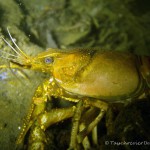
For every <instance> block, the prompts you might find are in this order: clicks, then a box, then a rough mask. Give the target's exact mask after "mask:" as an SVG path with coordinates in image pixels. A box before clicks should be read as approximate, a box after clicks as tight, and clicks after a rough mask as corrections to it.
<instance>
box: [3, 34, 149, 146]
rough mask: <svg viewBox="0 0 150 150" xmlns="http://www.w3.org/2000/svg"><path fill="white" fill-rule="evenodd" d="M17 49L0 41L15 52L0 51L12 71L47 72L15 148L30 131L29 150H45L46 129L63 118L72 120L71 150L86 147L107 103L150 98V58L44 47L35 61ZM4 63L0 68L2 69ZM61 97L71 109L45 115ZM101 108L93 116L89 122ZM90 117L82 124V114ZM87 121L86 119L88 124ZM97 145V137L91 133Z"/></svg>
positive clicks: (124, 53)
mask: <svg viewBox="0 0 150 150" xmlns="http://www.w3.org/2000/svg"><path fill="white" fill-rule="evenodd" d="M8 33H9V36H10V38H11V40H12V42H13V44H14V45H15V47H13V46H11V45H10V44H9V42H7V41H6V40H5V39H4V38H3V40H4V42H5V43H6V44H7V45H8V46H9V47H10V48H11V49H12V51H13V52H14V53H15V54H8V55H7V57H5V56H4V54H5V53H6V52H2V54H3V55H2V56H1V57H3V58H5V59H8V60H9V61H10V67H11V68H19V69H22V68H25V69H32V70H39V71H41V72H46V73H48V74H51V77H50V78H48V79H45V82H44V83H42V84H41V85H39V86H38V87H37V90H36V91H35V94H34V96H33V98H32V104H31V109H30V111H29V113H28V115H27V117H26V121H25V123H24V125H23V129H22V132H21V134H20V135H19V138H18V140H17V144H19V143H23V141H24V137H25V136H26V134H27V132H28V131H29V129H30V134H29V140H28V149H44V147H45V144H46V143H47V139H46V135H45V131H46V129H47V128H48V127H49V126H51V125H52V124H55V123H57V122H60V121H62V120H64V119H67V118H71V117H73V127H72V132H71V140H70V148H71V149H79V148H78V144H79V143H82V144H83V147H84V148H85V149H86V148H87V147H88V146H89V145H88V139H87V135H88V133H89V132H91V131H92V130H94V129H95V128H96V126H97V124H98V123H99V122H100V120H101V119H102V118H103V116H104V114H105V112H106V111H107V109H108V105H109V103H116V102H117V103H126V102H127V101H131V100H134V99H135V98H141V97H144V96H146V94H149V81H150V61H149V57H146V56H137V55H134V54H131V53H129V52H118V51H102V50H101V49H98V48H95V49H87V48H85V49H83V48H82V49H78V48H77V49H69V50H60V49H51V48H50V49H48V50H46V51H45V52H42V53H40V54H38V55H37V56H35V57H31V56H28V55H27V54H25V53H24V52H23V51H22V50H21V49H20V48H19V47H18V46H17V44H16V43H15V41H14V39H13V38H12V36H11V34H10V32H9V31H8ZM6 67H7V66H5V65H3V66H1V68H6ZM52 97H59V98H62V99H64V100H67V101H72V102H74V103H75V105H74V106H73V107H72V106H71V107H68V108H60V109H52V110H50V111H46V109H45V107H46V104H47V101H48V100H49V101H50V100H51V99H52ZM95 107H96V108H99V110H100V111H99V114H98V115H97V116H96V118H95V119H94V118H90V115H91V116H92V114H94V113H95V109H94V108H95ZM85 108H86V110H87V111H85V112H84V114H86V115H84V116H86V117H87V116H88V117H87V118H85V119H84V121H83V122H82V121H81V120H80V118H81V116H82V115H83V114H82V112H83V109H85ZM89 120H90V121H89ZM94 139H95V140H94V141H95V143H97V135H96V133H95V138H94Z"/></svg>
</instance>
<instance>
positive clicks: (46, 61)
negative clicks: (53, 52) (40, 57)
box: [44, 57, 54, 64]
mask: <svg viewBox="0 0 150 150" xmlns="http://www.w3.org/2000/svg"><path fill="white" fill-rule="evenodd" d="M44 61H45V63H46V64H51V63H52V62H53V61H54V60H53V58H52V57H46V58H45V60H44Z"/></svg>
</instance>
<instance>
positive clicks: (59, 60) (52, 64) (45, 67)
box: [31, 48, 91, 82]
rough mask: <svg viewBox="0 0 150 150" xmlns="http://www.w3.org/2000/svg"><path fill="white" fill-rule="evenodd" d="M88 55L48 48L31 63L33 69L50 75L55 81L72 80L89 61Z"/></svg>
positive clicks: (78, 50) (76, 51) (80, 51)
mask: <svg viewBox="0 0 150 150" xmlns="http://www.w3.org/2000/svg"><path fill="white" fill-rule="evenodd" d="M90 57H91V56H90V54H89V53H85V52H83V51H82V50H80V49H75V50H66V49H65V50H63V49H51V48H49V49H48V50H46V51H45V52H42V53H39V54H38V55H37V56H36V57H35V58H34V59H33V63H32V67H31V68H33V69H36V70H41V71H42V72H47V73H51V74H52V75H53V76H54V78H55V79H58V80H59V81H63V82H64V81H65V80H68V79H69V80H70V79H73V78H74V77H75V76H76V74H78V72H79V71H81V69H82V68H83V67H84V66H85V65H87V63H88V62H89V60H90Z"/></svg>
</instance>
